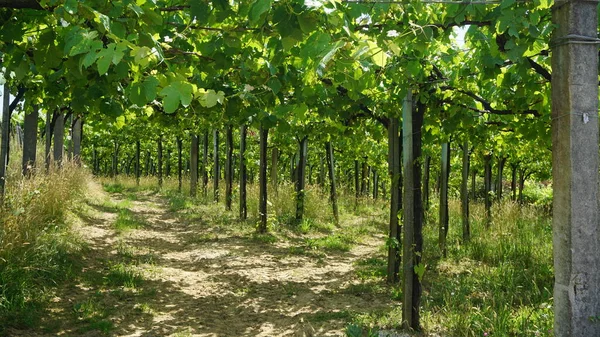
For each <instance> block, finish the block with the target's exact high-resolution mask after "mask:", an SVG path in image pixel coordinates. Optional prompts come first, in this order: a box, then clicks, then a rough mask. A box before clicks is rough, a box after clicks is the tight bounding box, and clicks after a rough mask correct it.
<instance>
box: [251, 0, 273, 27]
mask: <svg viewBox="0 0 600 337" xmlns="http://www.w3.org/2000/svg"><path fill="white" fill-rule="evenodd" d="M272 3H273V0H256V1H255V2H254V4H253V5H252V7H251V8H250V13H248V18H249V19H250V24H252V25H256V24H257V23H259V22H260V21H261V18H262V19H263V20H264V18H263V14H265V13H267V12H268V11H269V9H271V4H272Z"/></svg>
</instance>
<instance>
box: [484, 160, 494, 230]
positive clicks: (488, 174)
mask: <svg viewBox="0 0 600 337" xmlns="http://www.w3.org/2000/svg"><path fill="white" fill-rule="evenodd" d="M483 166H484V169H485V171H484V177H483V180H484V185H485V186H484V187H485V191H484V193H485V195H484V200H485V225H486V227H489V226H490V224H491V222H492V198H491V196H490V192H491V191H492V155H491V154H486V155H484V156H483Z"/></svg>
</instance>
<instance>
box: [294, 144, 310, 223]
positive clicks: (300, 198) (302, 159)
mask: <svg viewBox="0 0 600 337" xmlns="http://www.w3.org/2000/svg"><path fill="white" fill-rule="evenodd" d="M298 150H299V151H298V153H299V155H298V158H299V162H298V168H297V173H298V177H297V178H296V221H298V222H301V221H302V218H303V216H304V197H305V184H306V155H307V151H308V136H304V137H303V138H302V139H300V143H299V144H298Z"/></svg>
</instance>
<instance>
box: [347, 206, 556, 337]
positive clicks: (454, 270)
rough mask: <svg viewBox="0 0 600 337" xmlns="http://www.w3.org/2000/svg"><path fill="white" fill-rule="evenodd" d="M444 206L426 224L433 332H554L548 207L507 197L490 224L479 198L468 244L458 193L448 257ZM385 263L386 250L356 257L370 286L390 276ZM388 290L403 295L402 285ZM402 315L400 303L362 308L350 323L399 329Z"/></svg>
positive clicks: (427, 320) (426, 282)
mask: <svg viewBox="0 0 600 337" xmlns="http://www.w3.org/2000/svg"><path fill="white" fill-rule="evenodd" d="M437 212H438V211H437V209H436V208H435V207H433V208H432V209H431V210H430V212H429V214H428V216H427V219H428V220H427V223H426V225H425V227H424V236H425V248H424V257H423V261H424V262H425V263H426V264H427V267H426V268H427V269H426V272H425V275H424V279H423V298H422V324H423V328H424V332H425V333H426V335H427V334H428V333H429V334H433V335H435V334H441V335H442V336H472V337H475V336H552V326H553V317H554V316H553V312H552V285H553V268H552V228H551V220H550V218H549V217H548V216H547V213H546V212H545V211H544V210H542V209H539V208H537V207H528V206H523V207H519V205H518V204H515V203H512V202H509V201H507V202H504V203H502V204H499V205H496V206H495V207H494V209H493V217H494V219H495V220H494V221H493V223H492V225H491V227H490V228H485V225H484V217H483V212H484V211H483V207H482V205H479V204H473V205H472V206H471V212H472V214H471V226H472V239H471V241H470V242H468V243H463V242H461V238H462V232H461V228H462V227H461V222H460V203H459V201H457V200H452V201H451V202H450V213H451V216H450V219H451V221H450V225H449V230H450V231H449V234H448V248H449V250H448V256H447V257H446V258H443V257H441V253H440V249H439V248H438V246H437V238H438V225H437ZM385 263H386V260H385V252H384V251H383V249H382V252H381V255H380V256H379V257H374V258H370V259H366V260H362V261H360V262H359V263H358V264H357V268H356V272H357V275H358V277H360V278H361V279H362V280H363V282H364V284H365V285H369V284H370V287H377V286H378V285H381V282H382V279H383V278H384V277H385V266H386V265H385ZM388 289H389V290H388V291H390V296H391V297H392V298H393V299H396V300H398V301H401V299H402V290H401V288H400V287H392V288H388ZM363 291H366V290H363ZM399 304H400V303H399ZM401 321H402V310H401V309H400V307H398V308H393V309H392V308H390V310H386V311H382V312H374V313H361V314H359V313H355V314H354V315H353V317H352V319H351V322H352V328H351V330H352V331H353V332H352V334H354V333H355V331H356V327H362V328H363V330H364V331H367V330H369V329H373V328H377V329H399V328H400V327H401ZM352 334H350V333H349V335H352Z"/></svg>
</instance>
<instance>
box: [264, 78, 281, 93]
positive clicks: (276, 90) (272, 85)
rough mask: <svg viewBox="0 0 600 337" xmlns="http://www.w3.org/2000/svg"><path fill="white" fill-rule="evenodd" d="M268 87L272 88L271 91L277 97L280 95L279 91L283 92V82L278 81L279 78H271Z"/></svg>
mask: <svg viewBox="0 0 600 337" xmlns="http://www.w3.org/2000/svg"><path fill="white" fill-rule="evenodd" d="M267 85H268V86H269V88H271V90H273V94H275V95H277V94H278V93H279V90H281V86H282V84H281V82H280V81H279V79H277V77H271V79H270V80H269V81H268V82H267Z"/></svg>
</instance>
